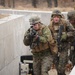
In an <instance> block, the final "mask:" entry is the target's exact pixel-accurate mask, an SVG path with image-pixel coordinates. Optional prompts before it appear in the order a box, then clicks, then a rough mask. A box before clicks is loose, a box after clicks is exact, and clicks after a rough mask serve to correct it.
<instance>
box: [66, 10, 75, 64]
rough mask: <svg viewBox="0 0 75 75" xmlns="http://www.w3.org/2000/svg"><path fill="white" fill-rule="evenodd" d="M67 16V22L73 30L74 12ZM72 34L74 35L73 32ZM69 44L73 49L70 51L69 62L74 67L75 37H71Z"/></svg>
mask: <svg viewBox="0 0 75 75" xmlns="http://www.w3.org/2000/svg"><path fill="white" fill-rule="evenodd" d="M67 16H68V20H69V21H70V23H71V24H72V25H73V26H74V28H75V10H73V11H70V12H68V14H67ZM74 34H75V30H74ZM71 43H72V44H71V45H72V46H73V48H74V49H73V50H71V51H70V60H71V61H72V63H73V65H75V35H73V39H72V40H71Z"/></svg>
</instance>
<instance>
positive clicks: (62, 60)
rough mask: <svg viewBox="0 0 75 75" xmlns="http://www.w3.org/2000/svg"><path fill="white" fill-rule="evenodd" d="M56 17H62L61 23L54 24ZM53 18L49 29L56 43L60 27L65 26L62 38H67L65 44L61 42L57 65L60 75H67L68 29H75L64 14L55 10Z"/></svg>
mask: <svg viewBox="0 0 75 75" xmlns="http://www.w3.org/2000/svg"><path fill="white" fill-rule="evenodd" d="M54 15H56V16H60V20H59V23H54V22H53V18H54ZM51 17H52V20H51V21H50V25H49V28H50V30H51V32H52V34H53V38H54V39H55V40H56V41H57V35H58V31H59V27H60V25H63V26H64V29H63V31H62V37H61V38H63V37H64V36H65V38H63V40H64V41H63V42H62V41H61V46H62V50H61V51H60V50H58V55H59V60H58V64H57V63H56V67H57V71H58V75H65V65H66V64H67V62H68V42H67V30H68V29H70V30H71V29H73V27H72V25H71V24H70V23H69V22H68V21H66V20H65V19H63V17H62V14H61V12H60V11H59V10H54V11H53V13H52V15H51ZM58 47H59V46H58Z"/></svg>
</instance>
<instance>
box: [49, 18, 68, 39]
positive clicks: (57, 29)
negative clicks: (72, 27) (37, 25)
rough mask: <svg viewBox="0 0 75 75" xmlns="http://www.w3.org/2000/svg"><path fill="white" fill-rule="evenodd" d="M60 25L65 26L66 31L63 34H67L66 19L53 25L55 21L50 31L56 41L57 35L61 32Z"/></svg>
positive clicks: (51, 24)
mask: <svg viewBox="0 0 75 75" xmlns="http://www.w3.org/2000/svg"><path fill="white" fill-rule="evenodd" d="M60 25H64V30H63V32H62V34H64V33H66V26H67V23H66V21H65V20H64V19H61V20H60V22H59V23H57V24H55V23H53V20H52V21H51V22H50V25H49V29H50V30H51V32H52V36H53V38H54V39H56V38H57V34H58V31H59V27H60Z"/></svg>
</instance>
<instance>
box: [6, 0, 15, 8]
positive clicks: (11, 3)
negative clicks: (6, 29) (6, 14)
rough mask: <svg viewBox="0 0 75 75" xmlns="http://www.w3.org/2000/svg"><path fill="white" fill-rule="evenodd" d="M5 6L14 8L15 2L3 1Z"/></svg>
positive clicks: (13, 0)
mask: <svg viewBox="0 0 75 75" xmlns="http://www.w3.org/2000/svg"><path fill="white" fill-rule="evenodd" d="M5 6H6V7H10V8H14V7H15V0H5Z"/></svg>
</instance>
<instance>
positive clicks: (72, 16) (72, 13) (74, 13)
mask: <svg viewBox="0 0 75 75" xmlns="http://www.w3.org/2000/svg"><path fill="white" fill-rule="evenodd" d="M67 17H68V19H69V20H71V19H75V10H73V11H70V12H68V14H67Z"/></svg>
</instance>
